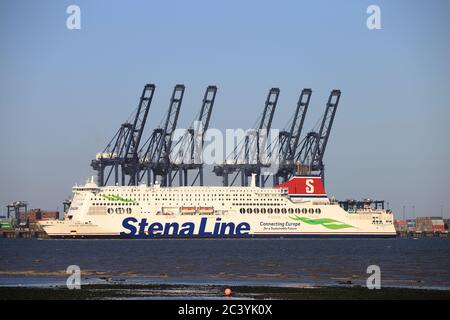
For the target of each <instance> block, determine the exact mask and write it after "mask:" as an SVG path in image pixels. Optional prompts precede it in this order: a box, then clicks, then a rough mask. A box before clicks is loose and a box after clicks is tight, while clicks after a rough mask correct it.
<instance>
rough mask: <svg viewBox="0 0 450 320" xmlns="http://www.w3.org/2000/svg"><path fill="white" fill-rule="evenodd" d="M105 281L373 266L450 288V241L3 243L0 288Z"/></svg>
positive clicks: (302, 281)
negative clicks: (74, 270)
mask: <svg viewBox="0 0 450 320" xmlns="http://www.w3.org/2000/svg"><path fill="white" fill-rule="evenodd" d="M74 264H75V265H78V266H80V268H81V271H82V276H83V283H88V282H91V283H95V282H102V281H103V282H105V281H112V282H114V281H117V282H121V281H125V282H127V283H129V282H166V283H224V284H250V285H252V284H256V285H288V286H301V285H335V284H338V283H339V282H342V281H346V280H347V279H348V278H351V281H352V284H362V285H364V284H365V281H366V278H367V276H368V275H367V274H366V269H367V267H368V266H369V265H373V264H375V265H378V266H380V268H381V277H382V285H383V286H408V287H427V288H446V289H450V239H440V238H422V239H417V240H414V239H390V240H36V239H2V240H0V285H11V284H13V285H20V284H22V285H50V284H63V283H65V277H66V274H65V270H66V268H67V266H69V265H74Z"/></svg>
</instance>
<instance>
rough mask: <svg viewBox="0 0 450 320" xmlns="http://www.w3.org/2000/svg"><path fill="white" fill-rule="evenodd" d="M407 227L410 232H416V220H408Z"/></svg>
mask: <svg viewBox="0 0 450 320" xmlns="http://www.w3.org/2000/svg"><path fill="white" fill-rule="evenodd" d="M406 227H407V229H408V232H415V231H416V219H406Z"/></svg>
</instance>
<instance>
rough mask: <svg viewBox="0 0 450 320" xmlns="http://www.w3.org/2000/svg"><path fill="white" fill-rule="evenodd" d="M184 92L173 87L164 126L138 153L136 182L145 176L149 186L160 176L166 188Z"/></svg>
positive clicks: (180, 85)
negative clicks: (173, 140) (174, 135)
mask: <svg viewBox="0 0 450 320" xmlns="http://www.w3.org/2000/svg"><path fill="white" fill-rule="evenodd" d="M184 90H185V87H184V85H182V84H177V85H176V86H175V87H174V89H173V92H172V97H171V98H170V104H169V110H168V113H167V116H166V119H165V122H164V126H163V127H162V128H156V129H154V130H153V132H152V134H151V136H150V138H149V139H148V140H147V142H146V143H145V144H144V145H143V146H142V148H141V150H140V152H138V153H139V154H140V161H139V177H138V181H142V180H143V178H144V176H145V175H147V183H148V184H149V185H150V184H151V183H155V181H156V178H157V177H158V176H160V177H161V185H163V186H167V184H168V176H169V168H170V153H171V150H172V137H173V133H174V131H175V129H176V126H177V122H178V115H179V114H180V109H181V104H182V102H183V96H184Z"/></svg>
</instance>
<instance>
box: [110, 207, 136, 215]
mask: <svg viewBox="0 0 450 320" xmlns="http://www.w3.org/2000/svg"><path fill="white" fill-rule="evenodd" d="M106 212H108V213H109V214H113V213H117V214H124V213H125V212H126V213H128V214H130V213H131V208H108V209H107V210H106Z"/></svg>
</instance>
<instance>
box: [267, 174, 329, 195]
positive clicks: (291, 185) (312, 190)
mask: <svg viewBox="0 0 450 320" xmlns="http://www.w3.org/2000/svg"><path fill="white" fill-rule="evenodd" d="M274 188H283V189H288V194H289V196H294V197H295V196H298V197H326V196H327V194H326V192H325V188H324V186H323V183H322V179H321V178H320V177H308V176H294V177H292V178H291V179H290V180H289V181H286V182H284V183H281V184H279V185H276V186H274Z"/></svg>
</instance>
